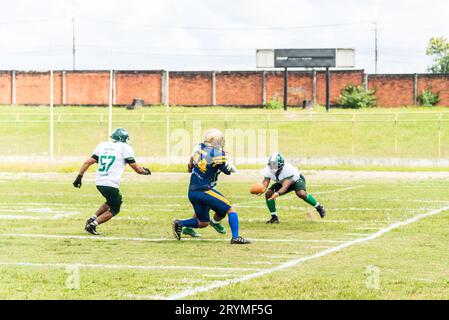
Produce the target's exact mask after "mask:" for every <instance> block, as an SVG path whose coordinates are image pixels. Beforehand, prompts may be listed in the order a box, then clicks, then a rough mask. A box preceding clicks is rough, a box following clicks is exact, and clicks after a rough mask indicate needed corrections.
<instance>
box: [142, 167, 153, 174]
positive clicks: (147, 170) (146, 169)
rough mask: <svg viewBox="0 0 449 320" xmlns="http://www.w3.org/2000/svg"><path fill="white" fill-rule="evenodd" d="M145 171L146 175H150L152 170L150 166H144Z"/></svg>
mask: <svg viewBox="0 0 449 320" xmlns="http://www.w3.org/2000/svg"><path fill="white" fill-rule="evenodd" d="M143 171H145V173H144V175H146V176H147V175H150V174H151V170H150V169H148V168H145V167H143Z"/></svg>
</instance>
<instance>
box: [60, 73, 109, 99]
mask: <svg viewBox="0 0 449 320" xmlns="http://www.w3.org/2000/svg"><path fill="white" fill-rule="evenodd" d="M66 104H68V105H79V104H85V105H106V104H109V72H107V71H70V72H67V73H66Z"/></svg>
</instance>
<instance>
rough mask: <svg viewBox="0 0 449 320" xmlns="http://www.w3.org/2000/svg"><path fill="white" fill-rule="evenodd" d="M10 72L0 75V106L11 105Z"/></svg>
mask: <svg viewBox="0 0 449 320" xmlns="http://www.w3.org/2000/svg"><path fill="white" fill-rule="evenodd" d="M11 103H12V101H11V72H9V71H5V72H1V73H0V104H11Z"/></svg>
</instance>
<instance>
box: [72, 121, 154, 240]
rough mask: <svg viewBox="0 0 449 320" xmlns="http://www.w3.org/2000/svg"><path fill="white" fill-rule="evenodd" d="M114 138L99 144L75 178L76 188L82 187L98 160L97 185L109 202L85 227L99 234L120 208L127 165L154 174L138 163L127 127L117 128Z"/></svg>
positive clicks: (90, 231) (101, 207) (92, 232)
mask: <svg viewBox="0 0 449 320" xmlns="http://www.w3.org/2000/svg"><path fill="white" fill-rule="evenodd" d="M110 138H111V140H110V141H108V142H103V143H100V144H99V145H98V146H97V147H96V148H95V151H94V152H93V154H92V156H91V157H90V158H89V159H87V160H86V161H85V162H84V164H83V165H82V166H81V169H80V171H79V174H78V176H77V177H76V179H75V181H74V182H73V186H74V187H75V188H81V185H82V179H83V175H84V173H85V172H86V171H87V169H89V167H90V166H91V165H93V164H94V163H98V169H97V173H96V185H97V189H98V191H99V192H100V193H101V195H102V196H103V197H104V198H105V199H106V202H105V203H104V204H102V205H101V206H100V208H99V209H98V210H97V212H95V214H94V215H93V216H92V217H90V218H89V219H88V220H87V221H86V225H85V227H84V229H85V230H86V231H87V232H89V233H90V234H93V235H99V233H98V232H97V226H98V225H100V224H102V223H105V222H107V221H109V220H110V219H111V218H112V217H114V216H115V215H117V214H118V213H119V212H120V207H121V205H122V195H121V193H120V190H119V186H120V178H121V176H122V174H123V171H124V170H125V166H126V165H127V164H128V165H129V166H130V167H131V168H133V170H134V171H135V172H137V173H138V174H141V175H150V174H151V171H150V169H148V168H144V167H141V166H139V165H138V164H137V163H136V160H135V159H134V151H133V148H132V147H131V146H130V145H129V144H128V140H129V135H128V132H127V131H126V130H125V129H123V128H118V129H115V130H114V131H113V132H112V134H111V137H110Z"/></svg>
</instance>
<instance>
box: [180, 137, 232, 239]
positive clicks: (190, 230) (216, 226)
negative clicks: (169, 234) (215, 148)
mask: <svg viewBox="0 0 449 320" xmlns="http://www.w3.org/2000/svg"><path fill="white" fill-rule="evenodd" d="M201 144H202V143H201V142H200V143H197V144H195V145H194V146H193V152H192V155H191V156H190V161H189V163H188V164H187V172H189V173H192V170H193V157H194V156H195V153H196V152H198V151H200V150H201ZM220 172H221V171H217V173H216V174H215V176H214V177H213V178H212V179H211V188H212V189H214V190H216V189H217V180H218V175H219V174H220ZM193 217H195V215H194V216H193ZM216 219H218V216H217V214H216V213H214V218H212V219H211V221H210V225H211V226H212V227H213V228H214V229H215V231H217V232H218V233H220V234H225V233H226V229H225V228H224V227H223V226H222V225H221V223H220V222H219V221H216ZM182 234H185V235H189V236H191V237H192V238H198V237H199V236H200V235H199V234H198V233H197V232H196V231H195V229H193V228H191V227H183V228H182Z"/></svg>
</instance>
